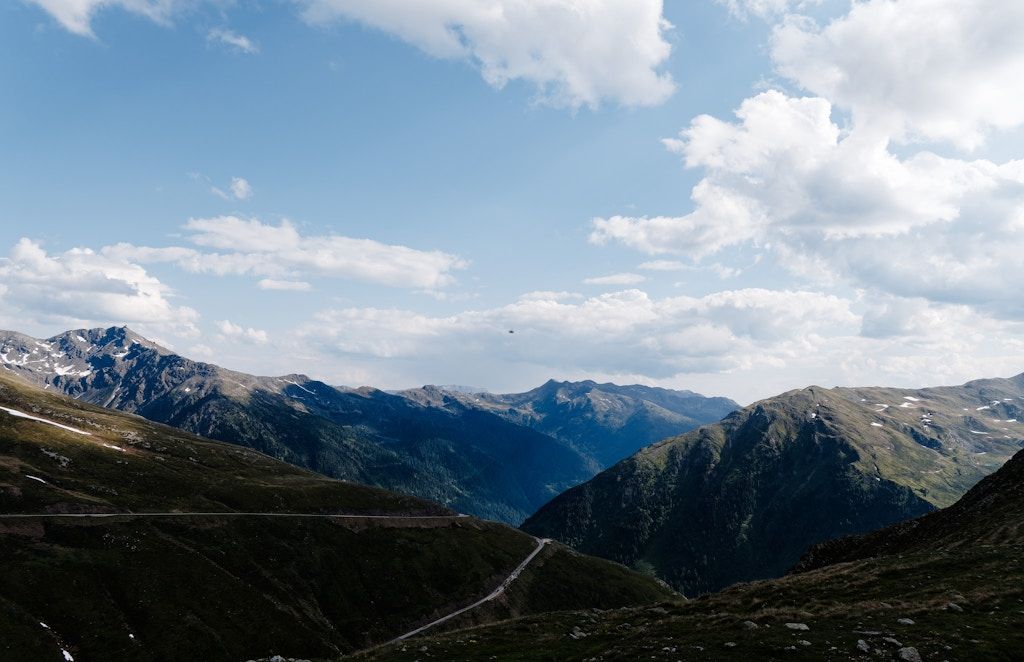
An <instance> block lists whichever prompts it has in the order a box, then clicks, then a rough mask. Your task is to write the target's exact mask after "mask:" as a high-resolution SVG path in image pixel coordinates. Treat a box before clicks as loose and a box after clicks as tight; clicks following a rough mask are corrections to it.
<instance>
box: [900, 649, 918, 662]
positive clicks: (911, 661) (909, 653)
mask: <svg viewBox="0 0 1024 662" xmlns="http://www.w3.org/2000/svg"><path fill="white" fill-rule="evenodd" d="M896 659H899V660H903V661H904V662H921V654H920V653H918V652H917V649H916V648H914V647H913V646H907V647H906V648H901V649H899V651H897V652H896Z"/></svg>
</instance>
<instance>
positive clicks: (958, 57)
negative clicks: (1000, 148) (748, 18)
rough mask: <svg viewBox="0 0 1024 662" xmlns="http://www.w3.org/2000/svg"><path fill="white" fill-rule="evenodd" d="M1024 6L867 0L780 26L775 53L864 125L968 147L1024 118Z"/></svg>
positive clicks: (786, 71) (995, 0)
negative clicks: (822, 21)
mask: <svg viewBox="0 0 1024 662" xmlns="http://www.w3.org/2000/svg"><path fill="white" fill-rule="evenodd" d="M1022 34H1024V3H1021V2H1013V1H1011V2H1007V1H1006V0H973V1H971V2H964V1H963V0H869V1H866V2H856V3H853V6H852V8H851V9H850V12H849V13H848V14H846V15H844V16H842V17H840V18H837V19H835V20H833V21H832V22H830V23H829V24H827V25H825V26H824V27H821V26H819V25H817V24H816V23H814V22H813V21H811V20H809V19H806V18H803V17H791V18H789V19H788V20H787V21H786V22H785V23H783V24H782V25H780V26H778V27H777V28H776V30H775V34H774V37H773V39H772V48H771V52H772V58H773V59H774V60H775V63H776V65H777V67H778V70H779V72H780V73H782V74H783V75H784V76H787V77H788V78H791V79H792V80H794V81H796V82H797V83H798V84H799V85H801V86H802V87H803V88H804V89H807V90H809V91H811V92H813V93H814V94H817V95H819V96H822V97H825V98H827V99H829V100H831V101H832V102H833V103H834V104H836V105H837V106H839V107H841V108H844V109H849V110H850V111H852V114H853V120H854V123H855V124H856V125H857V126H858V127H860V128H861V129H871V130H872V131H874V132H876V133H879V134H882V135H885V136H892V137H894V138H897V139H900V140H913V139H926V140H949V141H952V142H954V143H956V144H957V145H959V146H960V147H963V148H966V149H972V148H976V147H978V146H979V145H981V144H982V143H983V141H984V139H985V136H986V134H987V133H988V132H989V131H990V130H991V129H1008V128H1013V127H1017V126H1020V125H1021V124H1024V94H1021V93H1020V72H1021V71H1024V39H1021V35H1022Z"/></svg>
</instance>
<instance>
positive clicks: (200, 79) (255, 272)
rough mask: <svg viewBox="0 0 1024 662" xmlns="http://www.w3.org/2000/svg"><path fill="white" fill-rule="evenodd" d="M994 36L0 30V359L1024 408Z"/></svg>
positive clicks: (476, 29)
mask: <svg viewBox="0 0 1024 662" xmlns="http://www.w3.org/2000/svg"><path fill="white" fill-rule="evenodd" d="M1021 34H1024V3H1019V2H1014V1H1011V0H977V1H976V2H971V3H964V2H962V1H961V0H865V1H858V2H850V1H848V0H819V1H814V0H802V1H800V0H686V1H685V2H684V1H678V2H669V3H664V4H663V3H662V2H661V1H660V0H419V1H418V2H415V3H413V2H409V1H408V0H372V1H371V0H281V1H280V2H249V1H245V0H237V1H231V0H17V1H15V2H13V3H3V4H2V6H0V327H3V328H7V329H11V330H17V331H21V332H24V333H29V334H32V335H35V336H38V337H46V336H50V335H54V334H56V333H59V332H61V331H64V330H67V329H72V328H81V327H95V326H107V325H115V324H116V325H120V324H127V325H128V326H130V327H131V328H133V329H134V330H136V331H138V332H140V333H142V334H144V335H146V336H147V337H150V338H152V339H154V340H157V341H159V342H161V343H163V344H165V345H166V346H168V347H170V348H172V349H174V350H175V351H177V352H179V353H181V354H184V355H185V356H188V357H191V358H194V359H198V360H204V361H211V362H214V363H217V364H220V365H223V366H225V367H229V368H233V369H237V370H242V371H246V372H252V373H256V374H285V373H304V374H308V375H310V376H311V377H314V378H317V379H321V380H324V381H326V382H328V383H332V384H339V385H342V384H344V385H373V386H377V387H380V388H405V387H411V386H418V385H422V384H461V385H470V386H475V387H482V388H487V389H490V390H492V391H518V390H525V389H528V388H531V387H533V386H536V385H538V384H540V383H542V382H543V381H546V380H547V379H549V378H555V379H560V380H561V379H572V380H575V379H595V380H598V381H615V382H618V383H644V384H652V385H659V386H666V387H671V388H686V389H691V390H696V391H700V392H702V393H705V394H709V395H726V396H730V397H733V398H735V399H737V400H738V401H740V402H742V403H748V402H751V401H753V400H755V399H757V398H762V397H767V396H770V395H772V394H775V393H778V392H782V391H785V390H788V389H792V388H801V387H804V386H807V385H809V384H818V385H823V386H836V385H891V386H904V387H921V386H930V385H938V384H954V383H961V382H963V381H966V380H969V379H974V378H980V377H994V376H1010V375H1014V374H1018V373H1020V372H1022V371H1024V296H1022V295H1021V288H1020V284H1021V283H1022V282H1024V87H1021V85H1020V81H1019V79H1020V72H1021V71H1024V40H1021V39H1020V38H1019V36H1020V35H1021Z"/></svg>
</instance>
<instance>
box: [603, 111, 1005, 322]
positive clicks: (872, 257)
mask: <svg viewBox="0 0 1024 662" xmlns="http://www.w3.org/2000/svg"><path fill="white" fill-rule="evenodd" d="M736 116H737V120H738V121H737V122H734V123H731V122H724V121H721V120H718V119H716V118H713V117H709V116H706V115H705V116H700V117H697V118H696V119H694V120H693V122H692V123H691V125H690V127H689V128H687V129H685V130H683V131H682V132H681V134H680V136H679V137H678V138H673V139H669V140H666V141H665V143H666V145H667V147H668V148H669V149H670V150H672V151H673V152H676V153H678V154H679V155H680V156H682V158H683V160H684V162H685V164H686V165H687V166H688V167H691V168H700V169H702V171H703V172H704V175H705V176H704V178H703V179H702V180H700V182H699V183H698V184H697V185H696V186H695V187H694V189H693V192H692V194H691V197H692V199H693V201H694V205H695V209H694V211H692V212H691V213H689V214H687V215H685V216H679V217H653V218H645V217H640V218H636V217H622V216H615V217H611V218H599V219H595V220H594V221H593V229H592V232H591V235H590V240H591V241H592V242H593V243H596V244H605V243H608V242H619V243H622V244H625V245H627V246H630V247H632V248H635V249H638V250H640V251H643V252H645V253H649V254H673V253H674V254H681V255H687V256H689V257H691V258H693V259H701V258H704V257H706V256H708V255H711V254H714V253H717V252H720V251H722V250H723V249H724V248H727V247H730V246H737V245H742V244H750V245H757V246H764V247H771V248H772V249H773V250H774V252H775V255H776V257H777V259H778V261H779V263H780V264H781V265H782V266H783V267H785V268H787V269H789V270H790V271H791V272H794V273H797V274H802V275H807V276H813V277H815V278H819V279H820V278H822V277H824V278H825V279H827V280H829V281H831V282H837V281H842V280H847V281H852V282H854V283H856V284H857V285H859V286H862V287H875V288H878V289H880V290H881V291H884V292H889V293H892V294H897V295H900V296H908V297H915V296H923V297H927V298H929V299H932V300H936V301H946V302H953V303H972V302H973V303H976V304H979V305H993V306H995V307H997V308H1001V309H1002V310H1003V311H1004V312H1007V313H1009V312H1012V311H1020V310H1021V308H1022V306H1021V304H1020V303H1019V302H1017V299H1019V297H1018V296H1017V294H1016V293H1015V292H1014V291H1013V288H1012V287H1011V286H1010V285H1009V283H1012V282H1015V281H1017V280H1018V279H1019V278H1021V277H1024V262H1022V260H1021V259H1020V257H1019V256H1020V255H1021V254H1022V252H1024V235H1022V234H1021V233H1020V232H1019V231H1017V230H1016V228H1017V227H1018V224H1019V223H1020V220H1021V218H1022V214H1024V211H1022V210H1024V176H1022V175H1024V163H1022V162H1009V163H1004V164H997V163H994V162H991V161H987V160H984V159H978V160H973V161H965V160H959V159H950V158H945V157H941V156H938V155H936V154H934V153H932V152H927V151H922V152H918V153H914V154H912V155H910V156H907V157H904V158H901V157H899V156H897V155H896V154H894V153H893V152H892V151H890V149H889V145H888V142H887V141H886V140H885V139H884V138H882V139H879V138H878V137H877V136H876V135H874V133H873V132H872V131H867V132H861V131H860V130H859V129H857V128H855V129H854V130H852V131H848V132H844V131H842V130H841V129H840V127H839V126H838V125H836V124H835V123H834V122H833V121H832V119H831V105H830V104H829V102H828V101H827V100H825V99H821V98H816V97H812V98H791V97H788V96H786V95H784V94H782V93H781V92H778V91H767V92H764V93H762V94H759V95H757V96H755V97H753V98H750V99H747V100H746V101H744V102H743V103H742V104H741V106H740V108H739V109H738V110H737V112H736Z"/></svg>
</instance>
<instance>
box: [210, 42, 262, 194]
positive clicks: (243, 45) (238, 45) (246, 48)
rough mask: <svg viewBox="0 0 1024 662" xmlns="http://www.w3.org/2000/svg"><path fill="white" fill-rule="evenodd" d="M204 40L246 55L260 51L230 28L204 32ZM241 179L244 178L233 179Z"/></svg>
mask: <svg viewBox="0 0 1024 662" xmlns="http://www.w3.org/2000/svg"><path fill="white" fill-rule="evenodd" d="M206 40H207V41H209V42H212V43H218V44H221V45H223V46H227V47H228V48H230V49H231V50H234V51H236V52H239V53H245V54H247V55H255V54H257V53H259V52H260V48H259V46H257V45H256V43H255V42H254V41H253V40H251V39H249V38H248V37H246V36H245V35H242V34H238V33H237V32H233V31H231V30H227V29H224V28H215V29H213V30H210V31H209V32H207V33H206ZM234 181H242V182H244V181H245V180H244V179H242V180H234Z"/></svg>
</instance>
